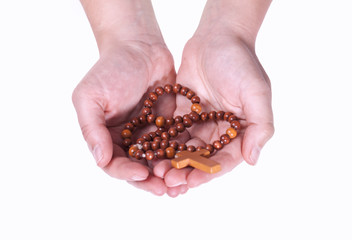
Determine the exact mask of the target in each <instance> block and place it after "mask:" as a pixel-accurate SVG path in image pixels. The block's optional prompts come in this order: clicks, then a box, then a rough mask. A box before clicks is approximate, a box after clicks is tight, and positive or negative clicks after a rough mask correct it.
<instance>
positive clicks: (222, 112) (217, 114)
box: [216, 111, 225, 120]
mask: <svg viewBox="0 0 352 240" xmlns="http://www.w3.org/2000/svg"><path fill="white" fill-rule="evenodd" d="M224 115H225V112H224V111H219V112H217V113H216V120H223V119H224Z"/></svg>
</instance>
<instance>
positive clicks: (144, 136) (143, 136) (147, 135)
mask: <svg viewBox="0 0 352 240" xmlns="http://www.w3.org/2000/svg"><path fill="white" fill-rule="evenodd" d="M142 138H143V139H144V140H146V141H151V140H152V138H151V136H150V135H149V134H147V133H146V134H143V135H142Z"/></svg>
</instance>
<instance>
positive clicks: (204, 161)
mask: <svg viewBox="0 0 352 240" xmlns="http://www.w3.org/2000/svg"><path fill="white" fill-rule="evenodd" d="M209 155H210V152H209V151H208V150H206V149H201V150H200V151H196V152H189V151H182V152H179V153H177V154H176V156H175V158H174V159H172V160H171V164H172V166H173V167H174V168H177V169H181V168H184V167H187V166H191V167H194V168H197V169H199V170H202V171H204V172H207V173H217V172H219V171H220V170H221V166H220V164H219V163H218V162H215V161H214V160H211V159H209V158H208V157H209Z"/></svg>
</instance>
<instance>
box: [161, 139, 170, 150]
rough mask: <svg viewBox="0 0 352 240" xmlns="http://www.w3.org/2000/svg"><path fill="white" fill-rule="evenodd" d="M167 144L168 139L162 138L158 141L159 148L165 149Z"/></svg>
mask: <svg viewBox="0 0 352 240" xmlns="http://www.w3.org/2000/svg"><path fill="white" fill-rule="evenodd" d="M168 146H169V140H162V141H161V142H160V148H161V149H166V148H167V147H168Z"/></svg>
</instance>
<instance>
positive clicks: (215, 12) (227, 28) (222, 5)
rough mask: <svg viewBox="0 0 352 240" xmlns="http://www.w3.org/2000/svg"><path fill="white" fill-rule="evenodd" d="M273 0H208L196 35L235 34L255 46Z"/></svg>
mask: <svg viewBox="0 0 352 240" xmlns="http://www.w3.org/2000/svg"><path fill="white" fill-rule="evenodd" d="M270 3H271V0H208V1H207V4H206V6H205V8H204V11H203V15H202V18H201V21H200V23H199V26H198V28H197V31H196V32H195V36H199V37H206V36H208V35H213V36H221V35H226V36H229V35H230V36H235V37H237V38H239V39H241V40H242V41H244V42H245V43H246V44H247V45H249V46H251V47H253V48H254V45H255V40H256V37H257V33H258V31H259V28H260V26H261V24H262V21H263V19H264V17H265V14H266V11H267V9H268V8H269V5H270Z"/></svg>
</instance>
